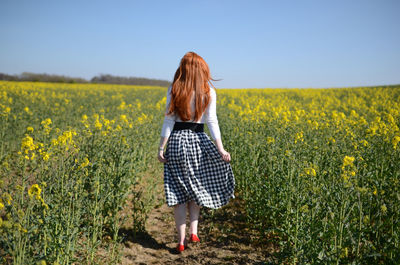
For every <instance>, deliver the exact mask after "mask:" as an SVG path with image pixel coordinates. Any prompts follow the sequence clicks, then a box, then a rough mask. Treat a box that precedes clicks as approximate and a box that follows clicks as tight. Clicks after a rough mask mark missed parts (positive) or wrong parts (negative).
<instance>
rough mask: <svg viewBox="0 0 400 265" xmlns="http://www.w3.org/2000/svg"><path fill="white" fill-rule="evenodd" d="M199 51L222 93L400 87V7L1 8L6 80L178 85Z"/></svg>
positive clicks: (392, 3)
mask: <svg viewBox="0 0 400 265" xmlns="http://www.w3.org/2000/svg"><path fill="white" fill-rule="evenodd" d="M187 51H195V52H197V53H198V54H200V55H201V56H202V57H203V58H204V59H205V60H206V61H207V63H208V64H209V66H210V69H211V73H212V75H213V77H214V78H217V79H223V80H222V81H219V82H216V83H215V85H216V86H217V87H221V88H222V87H227V88H246V87H343V86H364V85H382V84H399V83H400V1H397V0H375V1H370V0H363V1H355V0H351V1H348V0H347V1H342V0H335V1H323V0H315V1H307V0H301V1H298V0H293V1H285V0H276V1H267V0H265V1H252V0H248V1H244V0H243V1H232V0H231V1H225V0H214V1H211V0H210V1H204V0H202V1H197V0H186V1H184V0H182V1H162V0H160V1H150V0H149V1H145V0H143V1H118V0H115V1H94V0H93V1H84V0H81V1H72V0H69V1H58V0H57V1H54V0H52V1H41V0H35V1H28V0H27V1H20V0H2V1H1V2H0V72H3V73H8V74H19V73H21V72H23V71H29V72H36V73H43V72H46V73H50V74H64V75H69V76H74V77H84V78H87V79H90V78H91V77H93V76H95V75H97V74H100V73H109V74H113V75H121V76H137V77H148V78H157V79H166V80H171V79H172V77H173V74H174V72H175V70H176V68H177V66H178V64H179V61H180V59H181V58H182V56H183V55H184V54H185V53H186V52H187Z"/></svg>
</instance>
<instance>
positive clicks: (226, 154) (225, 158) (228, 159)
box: [218, 149, 231, 162]
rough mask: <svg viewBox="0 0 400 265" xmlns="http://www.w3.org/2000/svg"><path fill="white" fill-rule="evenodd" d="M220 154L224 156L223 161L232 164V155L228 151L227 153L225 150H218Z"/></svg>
mask: <svg viewBox="0 0 400 265" xmlns="http://www.w3.org/2000/svg"><path fill="white" fill-rule="evenodd" d="M218 152H219V153H220V155H221V156H222V159H223V160H224V161H225V162H230V161H231V154H229V153H228V152H227V151H225V149H222V150H218Z"/></svg>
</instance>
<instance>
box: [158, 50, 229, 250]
mask: <svg viewBox="0 0 400 265" xmlns="http://www.w3.org/2000/svg"><path fill="white" fill-rule="evenodd" d="M211 80H213V79H212V78H211V75H210V71H209V68H208V65H207V63H206V62H205V61H204V60H203V58H201V57H200V56H199V55H198V54H196V53H194V52H188V53H186V54H185V56H183V58H182V59H181V62H180V64H179V67H178V69H177V70H176V72H175V76H174V80H173V82H172V85H171V86H170V87H169V88H168V92H167V106H166V113H165V118H164V123H163V127H162V131H161V139H160V145H159V151H158V159H159V161H160V162H162V163H164V189H165V196H166V200H167V204H168V206H174V217H175V224H176V229H177V231H178V245H177V250H178V252H182V251H183V250H184V249H185V246H186V239H185V235H186V207H188V208H189V218H190V238H189V241H190V242H200V239H199V238H198V235H197V226H198V219H199V213H200V207H202V206H204V207H208V208H213V209H217V208H220V207H221V206H223V205H225V204H227V203H228V201H229V199H230V198H234V186H235V180H234V176H233V172H232V168H231V165H230V164H229V162H230V160H231V157H230V154H229V153H228V152H227V151H225V149H224V147H223V145H222V141H221V133H220V129H219V125H218V119H217V114H216V92H215V88H214V86H213V85H212V83H211ZM210 85H211V86H212V87H210ZM204 123H206V124H207V126H208V128H209V130H210V133H211V137H212V138H213V140H214V142H215V144H214V143H213V142H212V141H211V140H210V138H209V137H208V135H207V134H206V133H204ZM165 146H166V149H165V153H164V147H165Z"/></svg>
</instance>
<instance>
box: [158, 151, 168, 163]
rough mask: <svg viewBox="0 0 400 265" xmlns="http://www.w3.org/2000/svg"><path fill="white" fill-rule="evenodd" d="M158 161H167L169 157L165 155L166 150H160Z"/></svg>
mask: <svg viewBox="0 0 400 265" xmlns="http://www.w3.org/2000/svg"><path fill="white" fill-rule="evenodd" d="M158 161H160V162H161V163H167V159H166V158H165V157H164V150H159V151H158Z"/></svg>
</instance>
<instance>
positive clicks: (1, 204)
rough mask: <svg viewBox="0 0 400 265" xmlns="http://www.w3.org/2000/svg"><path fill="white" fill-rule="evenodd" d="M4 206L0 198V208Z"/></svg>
mask: <svg viewBox="0 0 400 265" xmlns="http://www.w3.org/2000/svg"><path fill="white" fill-rule="evenodd" d="M3 208H4V204H3V202H2V201H1V200H0V210H1V209H3Z"/></svg>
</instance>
